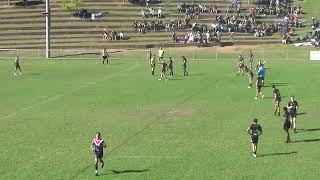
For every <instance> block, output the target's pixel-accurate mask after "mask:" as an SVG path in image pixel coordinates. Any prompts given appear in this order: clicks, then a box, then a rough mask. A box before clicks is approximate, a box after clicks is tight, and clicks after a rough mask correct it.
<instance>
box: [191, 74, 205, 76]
mask: <svg viewBox="0 0 320 180" xmlns="http://www.w3.org/2000/svg"><path fill="white" fill-rule="evenodd" d="M204 75H206V74H190V75H189V76H204Z"/></svg>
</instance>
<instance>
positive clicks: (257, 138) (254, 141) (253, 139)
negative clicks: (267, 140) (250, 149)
mask: <svg viewBox="0 0 320 180" xmlns="http://www.w3.org/2000/svg"><path fill="white" fill-rule="evenodd" d="M258 142H259V136H255V135H252V136H251V143H252V144H258Z"/></svg>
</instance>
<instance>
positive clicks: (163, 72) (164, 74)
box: [159, 60, 168, 80]
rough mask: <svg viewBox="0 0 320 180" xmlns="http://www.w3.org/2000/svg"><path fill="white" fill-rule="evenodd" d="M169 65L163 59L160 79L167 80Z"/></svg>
mask: <svg viewBox="0 0 320 180" xmlns="http://www.w3.org/2000/svg"><path fill="white" fill-rule="evenodd" d="M167 66H168V64H167V63H166V62H165V61H164V60H162V61H161V75H160V79H159V80H163V79H164V80H167V76H166V72H167V68H168V67H167Z"/></svg>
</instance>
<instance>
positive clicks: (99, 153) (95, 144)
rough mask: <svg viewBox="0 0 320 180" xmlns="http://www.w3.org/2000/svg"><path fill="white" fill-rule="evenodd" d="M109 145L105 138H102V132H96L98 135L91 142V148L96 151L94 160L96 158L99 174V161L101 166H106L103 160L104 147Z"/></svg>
mask: <svg viewBox="0 0 320 180" xmlns="http://www.w3.org/2000/svg"><path fill="white" fill-rule="evenodd" d="M106 147H107V145H106V144H105V142H104V140H103V139H102V138H101V134H100V133H99V132H97V133H96V137H95V138H94V139H93V140H92V142H91V148H92V151H93V153H94V160H95V173H96V176H98V175H99V174H98V162H99V161H100V163H101V168H103V166H104V162H103V159H102V158H103V148H106Z"/></svg>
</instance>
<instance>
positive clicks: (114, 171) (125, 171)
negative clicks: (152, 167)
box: [110, 169, 149, 174]
mask: <svg viewBox="0 0 320 180" xmlns="http://www.w3.org/2000/svg"><path fill="white" fill-rule="evenodd" d="M110 171H111V172H112V174H124V173H143V172H146V171H149V169H129V170H122V171H119V170H110Z"/></svg>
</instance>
